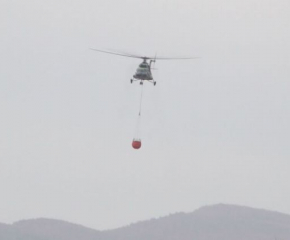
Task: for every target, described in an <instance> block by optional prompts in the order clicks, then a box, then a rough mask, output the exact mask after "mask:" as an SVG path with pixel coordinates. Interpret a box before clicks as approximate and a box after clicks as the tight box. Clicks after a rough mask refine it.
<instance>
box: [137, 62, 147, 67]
mask: <svg viewBox="0 0 290 240" xmlns="http://www.w3.org/2000/svg"><path fill="white" fill-rule="evenodd" d="M139 67H140V68H147V64H143V63H142V64H140V65H139Z"/></svg>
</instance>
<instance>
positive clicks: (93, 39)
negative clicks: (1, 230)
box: [0, 0, 290, 230]
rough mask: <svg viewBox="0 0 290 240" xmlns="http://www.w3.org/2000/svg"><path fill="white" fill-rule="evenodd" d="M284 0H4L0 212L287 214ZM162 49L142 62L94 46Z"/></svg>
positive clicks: (106, 220) (289, 40) (287, 19)
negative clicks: (141, 75)
mask: <svg viewBox="0 0 290 240" xmlns="http://www.w3.org/2000/svg"><path fill="white" fill-rule="evenodd" d="M289 13H290V1H289V0H243V1H232V0H219V1H216V0H195V1H193V0H192V1H189V0H188V1H186V0H142V1H140V0H123V1H120V0H111V1H110V0H84V1H77V0H70V1H68V0H57V1H56V0H55V1H54V0H43V1H37V0H26V1H22V0H0V53H1V54H0V111H1V118H0V123H1V124H0V190H1V198H0V213H1V214H0V222H3V223H11V222H13V221H17V220H20V219H27V218H36V217H47V218H56V219H63V220H67V221H70V222H75V223H80V224H83V225H86V226H89V227H93V228H96V229H100V230H101V229H108V228H114V227H118V226H122V225H125V224H129V223H131V222H135V221H138V220H141V219H148V218H152V217H159V216H163V215H167V214H169V213H174V212H179V211H192V210H194V209H196V208H199V207H201V206H204V205H208V204H215V203H221V202H222V203H231V204H239V205H247V206H251V207H258V208H266V209H270V210H277V211H281V212H284V213H288V214H290V190H289V181H290V174H289V172H290V171H289V170H290V163H289V160H290V141H289V134H290V127H289V122H290V105H289V103H290V95H289V91H290V82H289V80H290V31H289V29H290V15H289ZM90 47H94V48H100V49H105V48H110V49H119V50H122V51H128V52H133V53H137V54H145V55H146V54H147V55H155V52H157V53H158V55H159V56H161V55H162V56H199V57H202V58H201V59H198V60H190V61H163V62H162V61H159V62H157V63H156V68H158V70H157V71H154V73H153V74H154V76H155V79H156V81H157V85H156V87H153V86H152V85H151V84H145V85H144V99H143V117H142V135H141V136H142V144H143V145H142V148H141V149H140V150H138V151H136V150H133V149H132V147H131V141H132V138H133V136H134V130H135V125H136V118H137V114H138V104H139V95H140V85H139V84H132V85H131V84H130V82H129V80H130V78H131V76H132V75H133V74H134V72H135V70H136V67H137V66H138V64H139V63H140V61H139V60H138V59H130V58H122V57H118V56H112V55H106V54H102V53H98V52H94V51H91V50H89V48H90Z"/></svg>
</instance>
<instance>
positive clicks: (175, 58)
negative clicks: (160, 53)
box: [90, 48, 200, 60]
mask: <svg viewBox="0 0 290 240" xmlns="http://www.w3.org/2000/svg"><path fill="white" fill-rule="evenodd" d="M90 49H91V50H93V51H97V52H102V53H108V54H113V55H118V56H122V57H130V58H139V59H143V60H188V59H197V58H200V57H156V56H154V57H146V56H139V55H135V54H131V53H125V52H120V51H118V52H117V51H109V50H108V51H105V50H100V49H95V48H90Z"/></svg>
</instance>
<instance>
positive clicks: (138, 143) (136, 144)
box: [132, 139, 141, 149]
mask: <svg viewBox="0 0 290 240" xmlns="http://www.w3.org/2000/svg"><path fill="white" fill-rule="evenodd" d="M132 147H133V148H134V149H139V148H140V147H141V140H140V139H133V142H132Z"/></svg>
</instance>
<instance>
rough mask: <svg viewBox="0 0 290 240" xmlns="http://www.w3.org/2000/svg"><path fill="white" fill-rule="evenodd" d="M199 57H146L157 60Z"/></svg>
mask: <svg viewBox="0 0 290 240" xmlns="http://www.w3.org/2000/svg"><path fill="white" fill-rule="evenodd" d="M197 58H200V57H156V58H155V57H154V58H148V59H157V60H189V59H197Z"/></svg>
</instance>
